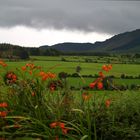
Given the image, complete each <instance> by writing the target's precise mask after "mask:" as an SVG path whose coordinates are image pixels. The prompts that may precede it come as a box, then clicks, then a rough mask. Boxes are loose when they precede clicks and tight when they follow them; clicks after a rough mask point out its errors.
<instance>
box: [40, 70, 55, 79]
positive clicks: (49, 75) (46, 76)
mask: <svg viewBox="0 0 140 140" xmlns="http://www.w3.org/2000/svg"><path fill="white" fill-rule="evenodd" d="M39 76H40V77H41V78H42V81H46V80H47V79H49V78H50V79H53V78H55V77H56V75H55V74H54V73H51V72H44V71H41V72H40V73H39Z"/></svg>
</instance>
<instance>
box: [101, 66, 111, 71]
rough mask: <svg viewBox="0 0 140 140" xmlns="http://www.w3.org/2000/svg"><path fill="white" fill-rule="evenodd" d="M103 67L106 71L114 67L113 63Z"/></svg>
mask: <svg viewBox="0 0 140 140" xmlns="http://www.w3.org/2000/svg"><path fill="white" fill-rule="evenodd" d="M102 69H103V70H104V71H107V72H108V71H110V70H111V69H112V65H103V66H102Z"/></svg>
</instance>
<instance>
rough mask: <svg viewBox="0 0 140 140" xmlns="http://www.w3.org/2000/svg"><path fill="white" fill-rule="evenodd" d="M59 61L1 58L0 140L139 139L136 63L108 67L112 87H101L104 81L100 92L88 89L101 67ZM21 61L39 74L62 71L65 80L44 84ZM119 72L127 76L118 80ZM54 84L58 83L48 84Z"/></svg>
mask: <svg viewBox="0 0 140 140" xmlns="http://www.w3.org/2000/svg"><path fill="white" fill-rule="evenodd" d="M87 58H88V57H87ZM65 59H67V61H64V59H61V57H34V58H33V57H32V59H30V60H29V61H21V60H20V61H19V60H18V61H11V60H6V63H7V64H8V66H7V67H0V72H1V75H0V76H1V77H0V78H1V81H0V88H1V91H0V139H1V138H2V139H3V138H4V140H5V139H15V140H18V139H22V138H23V137H24V139H25V140H28V139H31V140H37V139H39V140H43V139H46V140H55V139H57V137H58V138H59V139H60V140H64V139H65V140H77V139H80V140H93V139H94V140H97V139H98V140H109V139H110V140H111V139H116V140H118V139H122V140H123V139H134V140H139V139H140V131H139V130H140V125H139V124H140V121H139V118H140V94H139V85H140V78H139V75H140V73H139V69H140V65H138V64H116V63H115V64H114V63H113V64H112V65H113V68H112V70H111V71H109V72H105V71H104V74H105V76H106V75H113V76H114V78H113V84H116V85H117V86H115V88H114V90H112V89H109V88H106V87H105V82H104V78H103V79H101V80H103V87H102V88H98V85H96V88H94V89H90V88H89V84H90V83H91V82H93V81H94V80H95V79H96V78H95V74H96V75H97V74H98V72H100V71H101V70H102V65H104V64H107V63H103V62H100V63H94V62H90V63H89V62H88V63H86V62H85V61H84V59H85V58H84V57H76V56H74V57H69V56H65ZM106 59H107V58H106ZM98 60H99V58H98ZM102 60H103V58H102ZM27 63H33V64H35V65H37V66H41V67H42V70H43V71H45V72H46V73H45V75H46V74H48V73H47V72H53V73H56V75H57V74H59V73H60V72H66V73H68V74H69V76H68V77H67V78H66V79H62V80H60V79H59V81H58V77H56V78H55V79H54V77H51V76H50V77H49V78H48V77H47V78H46V79H45V80H44V79H43V77H44V76H43V75H42V76H41V75H40V76H39V74H40V69H37V67H32V65H28V66H26V70H24V71H22V69H21V67H22V66H25V64H27ZM2 66H3V65H2ZM77 66H80V67H81V71H80V73H78V74H79V77H78V76H77V77H74V76H73V74H74V73H76V68H77ZM35 70H36V71H35ZM9 71H10V73H9ZM12 71H14V73H13V72H12ZM30 71H32V72H33V74H32V73H30V74H31V75H30V74H29V72H30ZM7 72H8V73H7ZM3 73H5V74H6V75H4V74H3ZM49 74H50V73H49ZM122 74H124V75H125V76H129V77H127V79H126V77H125V78H124V79H122V78H123V77H122V78H120V77H121V75H122ZM51 75H53V74H51ZM89 75H91V76H89ZM47 76H48V75H47ZM84 76H88V77H84ZM92 77H94V78H92ZM100 78H102V77H100ZM14 80H15V81H14ZM65 80H66V81H67V82H65ZM108 81H109V80H108ZM55 82H58V83H56V85H54V84H55ZM99 82H100V81H98V83H97V84H99ZM111 82H112V81H111ZM106 83H107V82H106ZM101 84H102V83H101ZM118 85H120V86H118ZM122 85H124V86H122ZM132 85H134V86H132ZM137 85H138V86H137ZM55 86H56V87H55ZM125 86H127V87H128V86H129V88H126V89H125ZM72 87H74V88H72ZM85 87H86V88H85ZM87 87H88V88H87ZM120 87H123V88H120ZM130 87H136V88H130ZM115 89H116V90H115ZM135 89H136V90H135ZM34 138H35V139H34Z"/></svg>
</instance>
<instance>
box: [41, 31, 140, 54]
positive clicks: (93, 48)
mask: <svg viewBox="0 0 140 140" xmlns="http://www.w3.org/2000/svg"><path fill="white" fill-rule="evenodd" d="M40 48H42V49H50V48H53V49H56V50H58V51H62V52H124V53H129V52H134V53H135V52H140V29H137V30H134V31H131V32H125V33H121V34H118V35H115V36H113V37H111V38H110V39H107V40H105V41H103V42H95V43H94V44H92V43H60V44H55V45H52V46H47V45H44V46H41V47H40Z"/></svg>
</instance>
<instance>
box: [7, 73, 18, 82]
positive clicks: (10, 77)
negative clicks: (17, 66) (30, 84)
mask: <svg viewBox="0 0 140 140" xmlns="http://www.w3.org/2000/svg"><path fill="white" fill-rule="evenodd" d="M16 81H17V76H16V75H15V73H14V72H8V73H7V74H6V75H5V82H6V83H7V84H11V83H15V82H16Z"/></svg>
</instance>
